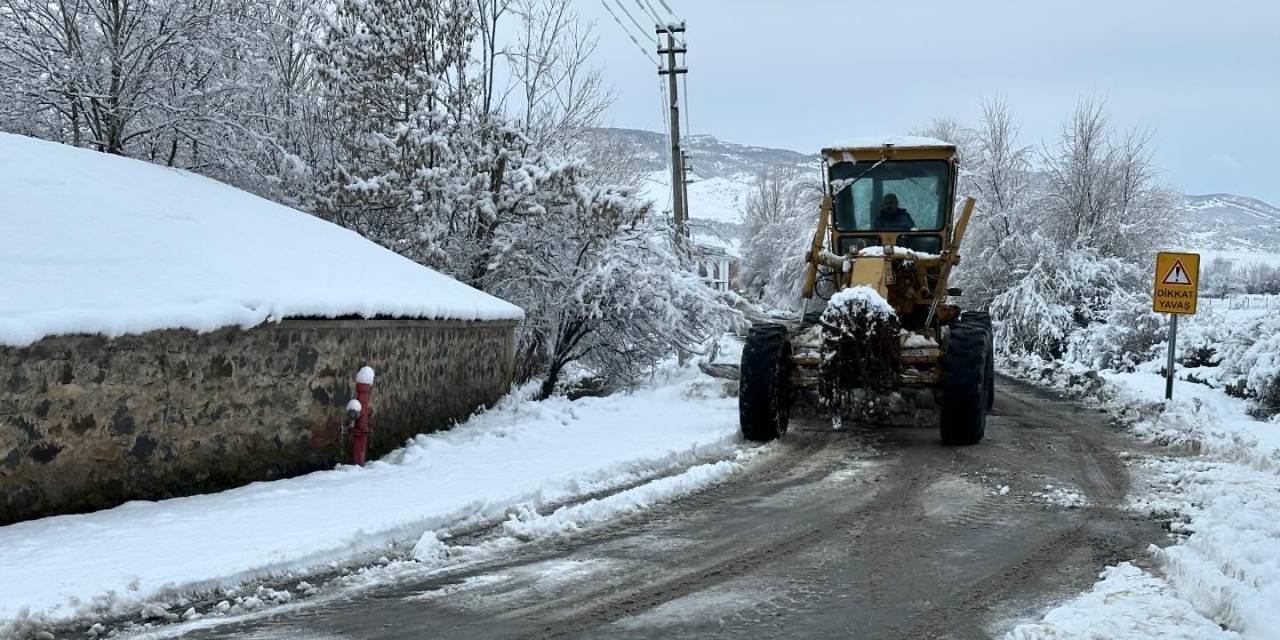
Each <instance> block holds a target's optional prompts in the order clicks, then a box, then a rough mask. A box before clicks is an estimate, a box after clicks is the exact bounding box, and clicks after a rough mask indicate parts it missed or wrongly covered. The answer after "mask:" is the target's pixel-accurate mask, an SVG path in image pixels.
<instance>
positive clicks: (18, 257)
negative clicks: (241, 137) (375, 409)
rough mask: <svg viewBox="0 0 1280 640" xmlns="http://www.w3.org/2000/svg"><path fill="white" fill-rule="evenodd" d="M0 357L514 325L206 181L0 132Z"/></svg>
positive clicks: (338, 233)
mask: <svg viewBox="0 0 1280 640" xmlns="http://www.w3.org/2000/svg"><path fill="white" fill-rule="evenodd" d="M0 202H2V203H4V205H3V206H0V227H3V228H4V229H5V232H6V237H7V238H9V239H10V241H9V242H6V243H5V247H4V252H3V259H0V282H4V286H3V287H0V345H15V346H23V345H26V344H29V343H31V342H34V341H36V340H39V339H40V338H42V337H44V336H47V335H54V334H62V333H102V334H106V335H109V336H115V335H120V334H125V333H141V332H145V331H151V330H154V329H169V328H187V329H195V330H198V331H210V330H214V329H218V328H220V327H224V326H233V325H238V326H241V327H250V326H253V325H256V324H260V323H262V322H266V321H272V320H279V319H281V318H284V317H288V316H316V317H340V316H348V315H356V316H363V317H372V316H378V315H383V316H395V317H428V318H448V319H454V320H477V319H520V318H522V317H523V313H522V312H521V310H520V309H519V308H517V307H515V306H514V305H511V304H508V303H506V302H504V301H502V300H499V299H497V298H495V297H493V296H490V295H488V294H485V293H482V292H480V291H477V290H475V289H472V288H471V287H468V286H466V285H464V284H462V283H460V282H458V281H456V280H453V279H452V278H449V277H447V276H445V275H442V274H439V273H436V272H435V271H432V270H430V269H428V268H426V267H423V266H421V265H418V264H416V263H414V262H413V261H412V260H409V259H408V258H405V257H403V256H400V255H398V254H396V253H393V252H391V251H388V250H386V249H384V248H382V247H380V246H378V245H376V244H374V243H373V242H370V241H368V240H366V239H364V238H362V237H360V235H358V234H356V233H355V232H353V231H349V230H347V229H343V228H341V227H339V226H337V225H334V224H330V223H328V222H325V221H323V220H321V219H319V218H316V217H315V216H311V215H307V214H305V213H302V212H299V211H296V210H294V209H290V208H288V207H285V206H282V205H279V204H276V203H274V202H270V201H268V200H264V199H262V198H259V197H257V196H255V195H253V194H250V193H247V192H244V191H241V190H239V189H235V188H233V187H230V186H228V185H225V184H222V183H220V182H217V181H215V180H211V179H209V178H205V177H202V176H198V175H195V174H193V173H189V172H186V171H179V170H176V169H170V168H166V167H162V166H159V165H155V164H150V163H146V162H142V161H140V160H133V159H128V158H122V157H119V156H114V155H108V154H105V153H98V152H95V151H90V150H87V149H77V148H75V147H70V146H66V145H61V144H57V143H53V142H45V141H41V140H36V139H34V138H27V137H24V136H19V135H13V134H8V133H0Z"/></svg>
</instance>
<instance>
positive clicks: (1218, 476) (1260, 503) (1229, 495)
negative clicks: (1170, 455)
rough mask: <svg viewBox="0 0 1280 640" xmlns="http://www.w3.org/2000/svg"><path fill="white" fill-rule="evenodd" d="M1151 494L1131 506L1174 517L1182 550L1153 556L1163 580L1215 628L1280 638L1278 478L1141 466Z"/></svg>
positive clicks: (1203, 463)
mask: <svg viewBox="0 0 1280 640" xmlns="http://www.w3.org/2000/svg"><path fill="white" fill-rule="evenodd" d="M1142 467H1144V470H1145V471H1146V472H1147V473H1148V474H1149V475H1150V476H1151V477H1152V478H1153V484H1154V488H1155V491H1154V494H1153V495H1152V496H1143V497H1140V498H1138V499H1137V500H1135V505H1134V506H1135V508H1137V509H1139V510H1142V511H1146V512H1148V513H1150V514H1153V515H1173V516H1175V518H1176V519H1175V520H1174V522H1173V523H1172V527H1171V530H1172V531H1173V532H1174V533H1177V534H1182V535H1186V536H1187V538H1186V539H1185V541H1183V543H1182V544H1178V545H1174V546H1171V547H1167V548H1165V549H1160V550H1155V557H1156V559H1157V561H1158V563H1159V566H1160V568H1161V570H1162V571H1163V573H1164V576H1165V579H1166V580H1167V581H1168V582H1169V584H1171V585H1172V586H1173V589H1174V591H1175V592H1176V593H1178V594H1179V595H1180V596H1182V597H1183V598H1185V599H1187V600H1188V601H1189V602H1191V603H1192V604H1194V605H1195V607H1196V609H1197V610H1198V611H1199V612H1201V613H1202V614H1204V615H1205V616H1206V617H1208V618H1210V619H1211V620H1213V621H1214V622H1216V623H1218V624H1220V625H1222V626H1224V627H1226V628H1228V629H1232V630H1235V631H1239V632H1240V634H1241V635H1242V636H1243V637H1245V638H1274V637H1276V636H1275V635H1274V634H1276V633H1280V476H1277V475H1276V474H1275V473H1273V472H1263V471H1259V470H1257V469H1254V468H1251V467H1249V466H1246V465H1242V464H1235V463H1229V462H1211V461H1207V460H1203V459H1201V460H1193V461H1190V462H1188V461H1186V460H1181V459H1167V460H1162V459H1155V460H1147V461H1144V462H1143V463H1142Z"/></svg>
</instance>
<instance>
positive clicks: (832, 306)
mask: <svg viewBox="0 0 1280 640" xmlns="http://www.w3.org/2000/svg"><path fill="white" fill-rule="evenodd" d="M861 313H866V314H867V315H869V316H873V317H877V318H896V317H897V315H898V314H897V312H896V311H894V310H893V307H892V306H890V305H889V301H888V300H885V299H884V298H883V297H882V296H881V295H880V294H879V293H877V292H876V290H875V289H872V288H871V287H868V286H866V285H858V286H856V287H846V288H844V289H841V290H840V291H837V292H836V293H835V294H834V295H832V296H831V299H830V300H828V301H827V309H826V311H824V312H823V314H822V315H823V317H824V319H825V318H826V316H827V314H832V315H833V317H834V316H835V315H838V314H848V315H860V314H861Z"/></svg>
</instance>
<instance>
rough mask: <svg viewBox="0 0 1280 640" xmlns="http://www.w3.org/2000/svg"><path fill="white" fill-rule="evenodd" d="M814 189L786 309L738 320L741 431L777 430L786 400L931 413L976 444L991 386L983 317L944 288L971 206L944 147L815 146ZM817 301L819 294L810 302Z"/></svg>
mask: <svg viewBox="0 0 1280 640" xmlns="http://www.w3.org/2000/svg"><path fill="white" fill-rule="evenodd" d="M822 158H823V170H824V173H825V176H826V195H825V197H824V198H823V200H822V206H821V208H820V209H819V212H818V221H817V230H816V232H815V233H814V236H813V243H812V245H811V247H810V250H809V252H808V254H807V255H806V260H807V263H808V267H807V271H806V273H805V279H804V283H803V296H804V298H805V299H806V301H807V302H806V311H808V312H807V313H805V314H803V317H802V319H800V320H798V321H777V322H772V321H771V322H762V323H757V324H755V325H753V326H752V327H751V330H750V332H749V334H748V336H747V341H746V345H745V347H744V348H743V352H742V364H741V367H740V369H739V415H740V422H741V426H742V434H743V436H744V437H745V438H747V439H749V440H772V439H774V438H778V437H780V436H782V435H783V434H784V433H785V432H786V430H787V425H788V423H789V421H790V418H791V413H792V408H793V407H795V406H796V405H797V404H801V403H809V404H812V405H813V406H815V407H817V408H818V410H819V411H820V412H822V413H827V414H829V415H830V416H831V418H832V420H833V422H834V423H835V424H837V425H838V424H839V423H840V421H841V420H842V419H844V418H853V419H859V420H867V421H879V420H883V419H885V418H887V417H890V415H893V414H902V413H903V412H906V413H908V414H909V415H911V416H912V419H913V420H920V419H922V418H921V417H922V416H936V419H937V420H938V423H939V430H940V434H941V437H942V440H943V442H945V443H947V444H956V445H966V444H976V443H977V442H979V441H980V440H981V439H982V437H983V435H984V433H985V430H986V415H987V411H988V410H989V409H990V407H991V403H992V401H993V399H994V397H995V395H994V386H993V383H994V380H993V378H994V368H993V358H992V344H991V320H990V317H989V316H988V315H987V314H986V313H985V312H980V311H965V312H961V310H960V307H959V306H958V305H956V304H954V303H952V302H951V301H949V298H952V297H956V296H959V295H960V294H961V292H960V290H958V289H954V288H950V287H949V286H948V280H949V278H950V275H951V269H952V267H953V266H955V264H957V263H958V262H959V260H960V254H959V248H960V243H961V240H962V239H963V238H964V233H965V228H966V227H967V226H968V223H969V218H970V216H971V215H972V213H973V207H974V199H973V198H965V199H964V201H963V202H962V203H961V204H960V205H959V207H958V208H957V206H956V203H957V198H956V176H957V172H958V167H957V159H956V147H955V145H953V144H950V143H947V142H943V141H940V140H933V139H929V138H918V137H895V138H884V139H872V140H859V141H856V142H854V143H851V144H847V145H842V146H836V147H830V148H827V149H823V151H822ZM824 303H825V304H824Z"/></svg>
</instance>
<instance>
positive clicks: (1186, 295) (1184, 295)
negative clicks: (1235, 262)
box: [1151, 251, 1200, 400]
mask: <svg viewBox="0 0 1280 640" xmlns="http://www.w3.org/2000/svg"><path fill="white" fill-rule="evenodd" d="M1199 287H1200V254H1198V253H1172V252H1168V251H1161V252H1160V253H1159V254H1157V255H1156V276H1155V288H1154V291H1153V292H1152V294H1151V309H1152V311H1155V312H1157V313H1167V314H1169V362H1168V365H1167V366H1166V367H1165V382H1164V399H1165V400H1172V399H1173V366H1174V361H1173V354H1174V351H1175V349H1176V348H1177V344H1178V316H1189V315H1194V314H1195V312H1196V300H1197V298H1198V297H1199V293H1200V288H1199Z"/></svg>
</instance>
